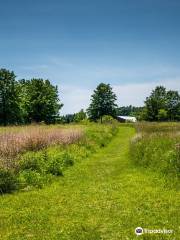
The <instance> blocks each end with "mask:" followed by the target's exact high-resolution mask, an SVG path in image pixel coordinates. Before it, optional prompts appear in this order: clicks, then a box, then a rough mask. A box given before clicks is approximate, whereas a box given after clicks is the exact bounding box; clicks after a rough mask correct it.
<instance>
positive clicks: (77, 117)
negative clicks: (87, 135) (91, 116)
mask: <svg viewBox="0 0 180 240" xmlns="http://www.w3.org/2000/svg"><path fill="white" fill-rule="evenodd" d="M84 119H86V113H85V112H84V110H83V109H81V111H80V112H78V113H76V114H75V116H74V121H75V122H81V121H82V120H84Z"/></svg>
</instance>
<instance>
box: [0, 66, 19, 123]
mask: <svg viewBox="0 0 180 240" xmlns="http://www.w3.org/2000/svg"><path fill="white" fill-rule="evenodd" d="M21 121H22V116H21V110H20V97H19V87H18V82H17V81H16V76H15V74H14V72H11V71H9V70H6V69H0V124H3V125H5V126H6V125H7V124H17V123H20V122H21Z"/></svg>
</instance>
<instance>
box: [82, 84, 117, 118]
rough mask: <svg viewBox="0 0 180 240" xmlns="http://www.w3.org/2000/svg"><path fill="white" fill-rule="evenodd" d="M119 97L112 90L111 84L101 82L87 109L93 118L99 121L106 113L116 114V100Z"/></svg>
mask: <svg viewBox="0 0 180 240" xmlns="http://www.w3.org/2000/svg"><path fill="white" fill-rule="evenodd" d="M116 99H117V97H116V95H115V94H114V93H113V91H112V87H111V86H110V85H109V84H104V83H100V84H99V85H98V86H97V88H96V90H94V93H93V95H92V96H91V104H90V106H89V108H88V110H87V113H88V116H89V118H90V119H91V120H93V121H97V120H98V119H101V122H102V117H103V116H104V115H110V116H113V117H115V116H116V107H117V105H116V103H115V101H116Z"/></svg>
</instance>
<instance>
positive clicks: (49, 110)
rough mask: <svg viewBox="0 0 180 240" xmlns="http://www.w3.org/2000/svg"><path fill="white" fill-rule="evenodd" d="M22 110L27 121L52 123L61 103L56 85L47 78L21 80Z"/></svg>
mask: <svg viewBox="0 0 180 240" xmlns="http://www.w3.org/2000/svg"><path fill="white" fill-rule="evenodd" d="M20 84H21V91H22V102H23V107H22V108H23V110H24V112H25V113H26V114H25V115H26V119H27V121H28V122H33V121H35V122H42V121H44V122H45V123H53V122H55V118H56V116H57V115H58V112H59V110H60V108H61V107H62V104H60V103H59V98H58V89H57V86H53V85H52V84H51V83H50V81H49V80H43V79H35V78H33V79H31V80H21V81H20Z"/></svg>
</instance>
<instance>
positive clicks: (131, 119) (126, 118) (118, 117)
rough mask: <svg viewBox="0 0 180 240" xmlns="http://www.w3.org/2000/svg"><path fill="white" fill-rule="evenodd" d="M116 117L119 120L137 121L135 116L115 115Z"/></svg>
mask: <svg viewBox="0 0 180 240" xmlns="http://www.w3.org/2000/svg"><path fill="white" fill-rule="evenodd" d="M117 119H118V120H119V121H120V122H137V119H136V117H129V116H117Z"/></svg>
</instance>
